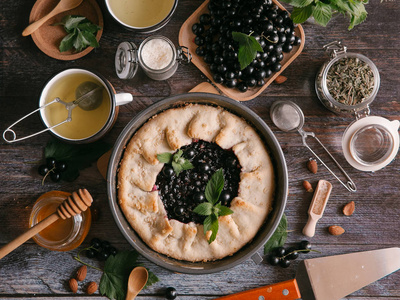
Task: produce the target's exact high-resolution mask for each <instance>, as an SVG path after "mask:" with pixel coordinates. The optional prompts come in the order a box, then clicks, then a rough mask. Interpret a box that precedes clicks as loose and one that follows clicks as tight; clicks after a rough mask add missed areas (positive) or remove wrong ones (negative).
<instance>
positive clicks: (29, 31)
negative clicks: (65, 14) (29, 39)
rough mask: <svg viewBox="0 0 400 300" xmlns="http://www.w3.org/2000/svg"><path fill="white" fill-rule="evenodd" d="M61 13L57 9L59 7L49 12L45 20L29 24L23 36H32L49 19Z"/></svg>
mask: <svg viewBox="0 0 400 300" xmlns="http://www.w3.org/2000/svg"><path fill="white" fill-rule="evenodd" d="M58 13H59V10H58V9H57V7H56V8H55V9H53V10H52V11H51V12H49V13H48V14H47V15H45V16H44V17H43V18H41V19H39V20H37V21H35V22H33V23H31V24H29V25H28V26H27V27H26V28H25V29H24V31H22V36H28V35H31V34H32V33H34V32H35V31H36V30H38V29H39V27H41V26H42V25H43V24H44V23H45V22H46V21H47V20H48V19H50V18H51V17H53V16H55V15H57V14H58Z"/></svg>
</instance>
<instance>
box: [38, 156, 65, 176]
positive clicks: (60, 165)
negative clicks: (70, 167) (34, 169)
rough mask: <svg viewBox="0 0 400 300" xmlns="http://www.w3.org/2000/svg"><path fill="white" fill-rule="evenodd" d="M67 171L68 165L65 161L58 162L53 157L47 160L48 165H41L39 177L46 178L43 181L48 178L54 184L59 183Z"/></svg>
mask: <svg viewBox="0 0 400 300" xmlns="http://www.w3.org/2000/svg"><path fill="white" fill-rule="evenodd" d="M66 170H67V164H66V163H65V162H63V161H57V160H56V159H55V158H53V157H48V158H46V163H45V164H43V165H40V166H39V168H38V173H39V175H42V176H44V178H43V181H44V180H45V179H46V177H47V176H50V179H51V180H52V181H53V182H59V181H60V180H61V174H62V173H63V172H65V171H66Z"/></svg>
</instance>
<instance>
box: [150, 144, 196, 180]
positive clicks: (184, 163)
mask: <svg viewBox="0 0 400 300" xmlns="http://www.w3.org/2000/svg"><path fill="white" fill-rule="evenodd" d="M157 159H158V161H159V162H161V163H165V164H171V165H172V168H173V169H174V172H175V174H176V175H177V176H178V175H179V173H180V172H182V171H184V170H190V169H193V168H194V167H193V165H192V163H191V162H190V161H189V160H187V159H186V158H184V157H183V151H182V150H181V149H179V150H178V152H176V153H175V154H172V153H169V152H165V153H161V154H157Z"/></svg>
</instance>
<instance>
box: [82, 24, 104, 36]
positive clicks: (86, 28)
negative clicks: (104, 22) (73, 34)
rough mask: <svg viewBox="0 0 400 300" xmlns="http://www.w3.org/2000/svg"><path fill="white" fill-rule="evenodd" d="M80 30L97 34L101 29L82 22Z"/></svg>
mask: <svg viewBox="0 0 400 300" xmlns="http://www.w3.org/2000/svg"><path fill="white" fill-rule="evenodd" d="M78 29H79V30H81V31H86V32H90V33H93V34H95V33H97V31H99V30H100V29H101V27H100V26H97V25H96V24H93V23H91V22H81V23H79V24H78Z"/></svg>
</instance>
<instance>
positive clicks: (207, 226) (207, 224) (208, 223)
mask: <svg viewBox="0 0 400 300" xmlns="http://www.w3.org/2000/svg"><path fill="white" fill-rule="evenodd" d="M211 223H212V218H211V215H209V216H208V217H207V218H205V219H204V222H203V229H204V235H206V233H207V231H209V230H210V228H211Z"/></svg>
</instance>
